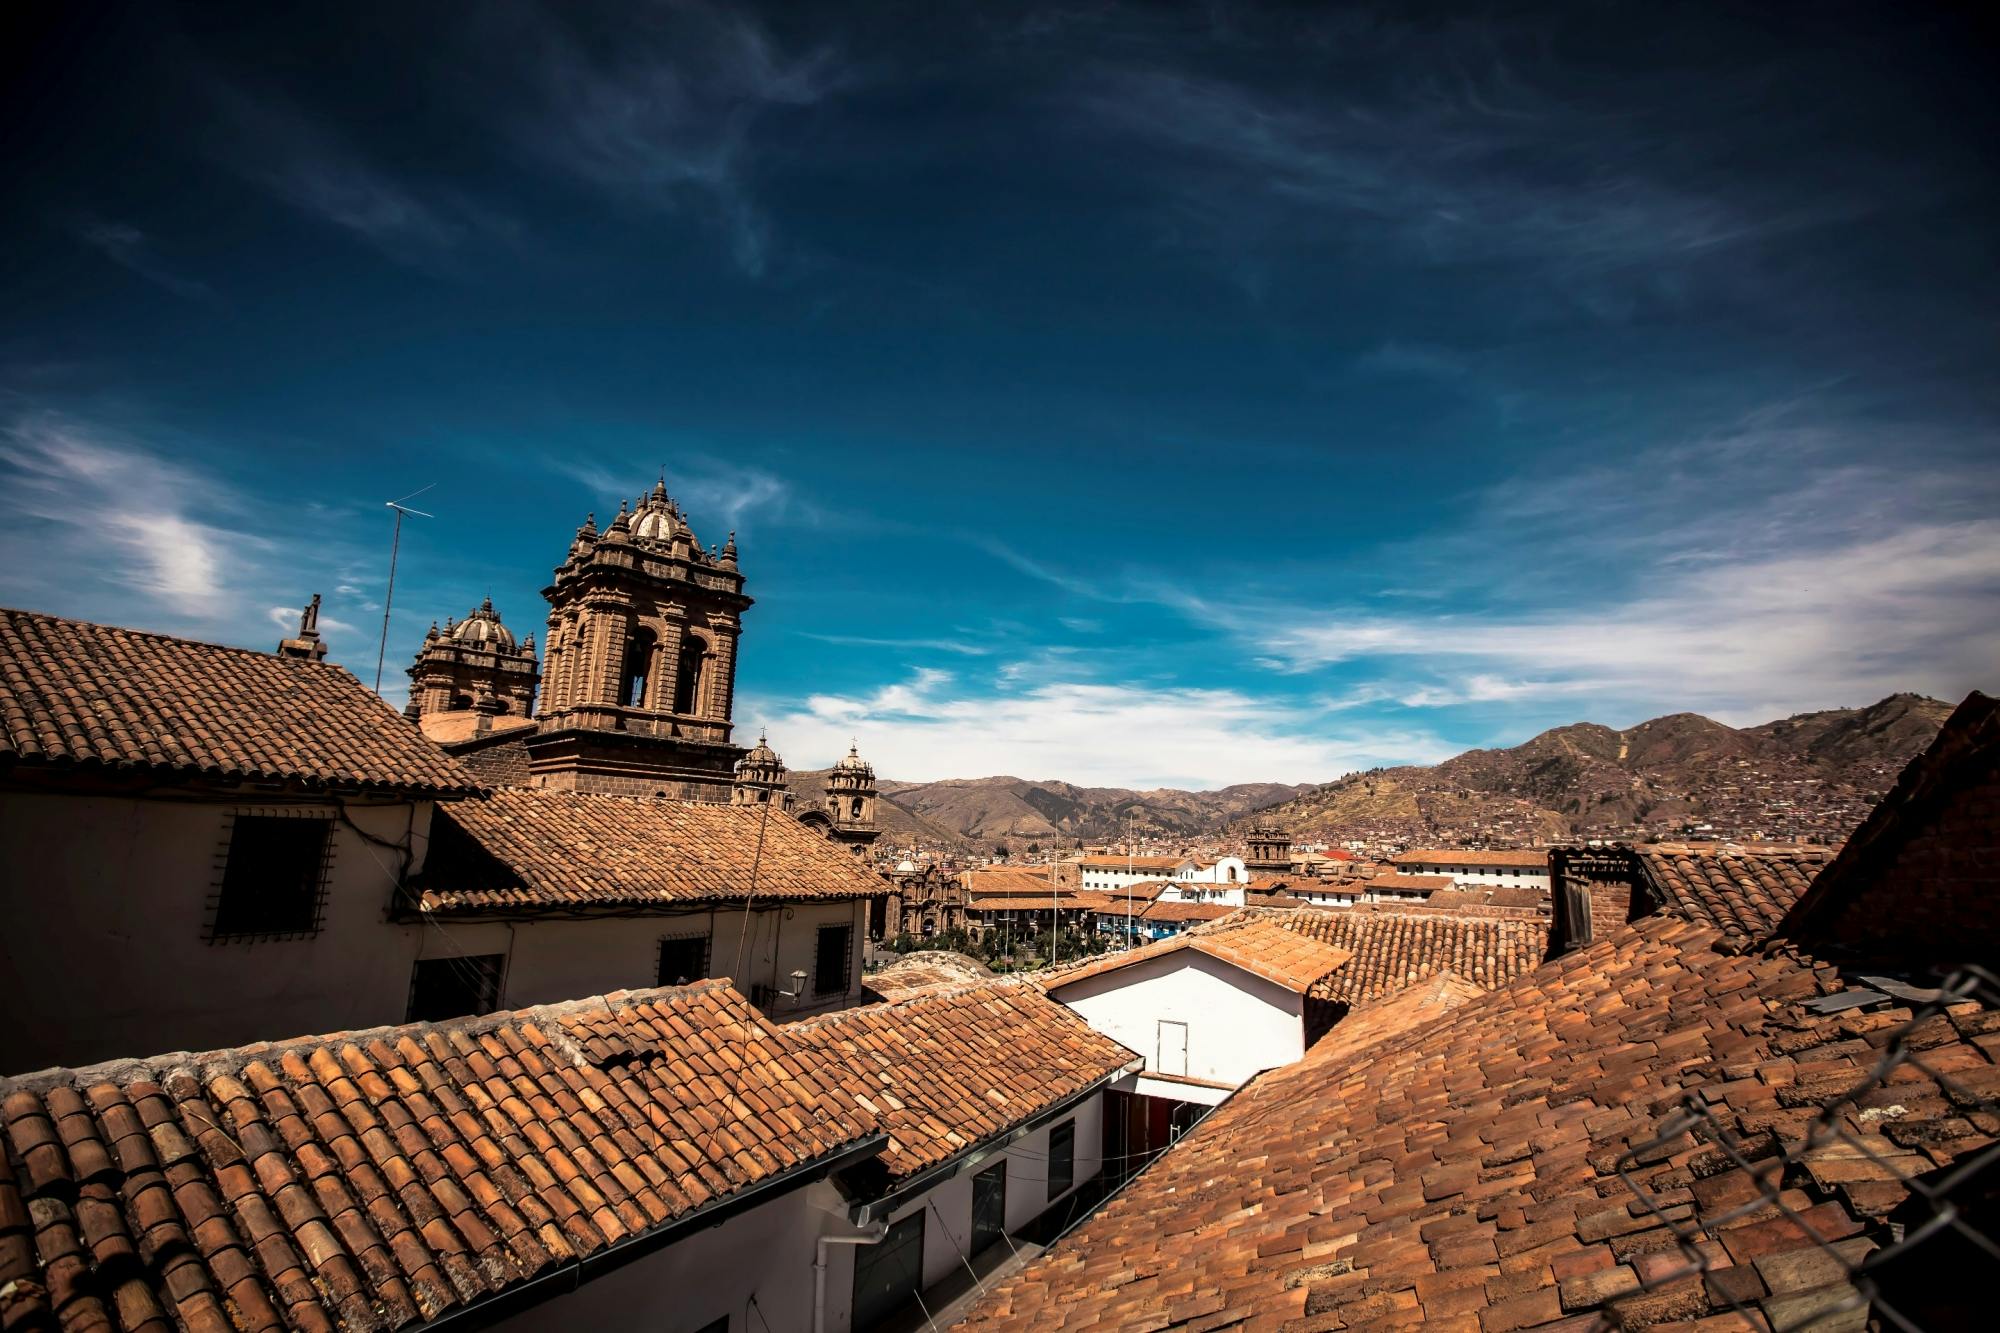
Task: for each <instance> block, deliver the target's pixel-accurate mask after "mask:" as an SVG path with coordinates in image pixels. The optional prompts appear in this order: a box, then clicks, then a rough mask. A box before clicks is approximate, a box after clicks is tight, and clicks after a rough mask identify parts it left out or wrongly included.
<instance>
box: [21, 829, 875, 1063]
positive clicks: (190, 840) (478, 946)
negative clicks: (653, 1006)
mask: <svg viewBox="0 0 2000 1333" xmlns="http://www.w3.org/2000/svg"><path fill="white" fill-rule="evenodd" d="M278 810H284V811H308V812H312V813H317V814H323V815H325V816H328V817H331V816H332V815H333V813H334V808H333V807H332V806H331V805H318V804H315V803H311V802H290V803H284V804H280V803H276V802H272V801H269V800H265V801H246V802H243V803H242V804H222V803H219V802H216V803H211V802H205V801H177V800H167V799H154V800H139V799H133V798H129V797H98V796H77V795H67V794H61V795H46V794H42V793H36V792H7V793H4V794H0V866H5V867H6V871H5V879H4V887H0V905H4V908H5V910H6V918H7V921H8V929H7V930H6V931H5V932H4V933H0V1007H4V1008H5V1009H6V1010H7V1011H9V1012H10V1013H13V1014H17V1015H21V1016H22V1018H21V1021H17V1022H14V1023H10V1024H7V1025H4V1027H0V1073H23V1072H26V1071H29V1070H33V1069H40V1068H45V1067H47V1066H49V1065H54V1064H64V1065H71V1066H80V1065H85V1064H90V1063H93V1062H96V1061H99V1060H107V1059H115V1058H118V1057H124V1056H140V1055H155V1054H162V1053H165V1052H168V1051H175V1050H195V1051H199V1050H212V1049H216V1048H219V1047H226V1046H238V1045H242V1044H244V1043H247V1042H252V1041H262V1040H272V1039H277V1038H283V1037H295V1036H304V1035H308V1034H311V1033H318V1032H337V1031H342V1030H348V1029H355V1028H368V1027H379V1026H382V1025H384V1024H391V1023H401V1022H403V1021H404V1019H405V1018H406V1016H407V1014H408V1008H409V999H410V981H411V969H412V967H413V966H414V964H415V963H416V961H417V960H418V959H420V958H422V959H428V958H443V957H450V956H453V955H457V954H489V953H492V954H502V955H505V956H506V957H507V959H508V962H507V965H506V969H505V972H504V974H503V984H504V989H503V992H502V995H501V1005H502V1007H509V1008H519V1007H522V1006H526V1005H533V1004H544V1003H550V1002H553V1001H559V1000H571V999H578V998H581V997H584V996H590V995H601V994H603V993H605V992H607V991H613V990H625V989H638V988H643V987H649V986H652V985H653V984H655V981H656V980H657V977H658V965H659V941H660V937H661V936H662V935H666V934H678V933H680V932H682V931H684V930H701V929H708V928H709V926H710V922H711V917H710V914H709V913H707V912H701V913H695V914H691V915H688V916H683V917H677V918H658V917H632V918H620V919H602V920H594V921H531V920H523V921H516V922H512V923H507V922H484V923H465V922H453V921H436V920H432V921H424V922H392V921H390V920H389V917H388V911H389V907H390V904H391V899H392V891H393V888H394V882H395V878H394V877H395V872H396V870H397V860H398V858H397V855H396V853H394V852H392V851H390V850H388V849H386V848H383V847H378V846H373V845H371V844H369V843H368V842H367V841H366V840H364V839H363V838H362V837H360V836H359V835H358V834H356V833H355V832H354V831H353V830H352V829H349V828H347V827H345V826H343V825H341V824H340V823H338V822H336V823H335V824H334V827H333V858H332V863H331V868H330V872H329V875H328V881H327V887H326V905H325V912H324V915H323V917H322V921H321V928H320V930H319V932H318V933H317V934H315V935H313V936H311V937H309V938H301V939H281V940H254V941H228V940H225V941H220V942H216V943H210V942H208V940H207V939H206V938H205V936H206V925H207V920H208V912H209V898H210V896H211V894H212V893H213V892H214V889H215V886H216V884H217V882H218V877H219V872H220V870H221V866H222V864H223V860H224V853H225V851H226V848H227V833H226V830H227V828H228V825H229V817H230V814H231V812H239V813H246V814H255V813H259V812H265V813H270V812H274V811H278ZM348 812H349V817H350V818H351V819H352V820H353V821H354V823H355V824H357V825H358V826H360V827H361V828H362V829H365V830H366V831H367V832H368V833H369V834H370V835H371V836H373V837H375V838H378V839H382V840H384V841H387V842H401V841H403V840H404V839H405V838H406V837H407V838H410V839H411V841H412V844H413V846H414V848H415V852H416V857H417V859H416V860H415V861H414V862H413V864H412V870H413V871H414V870H415V869H417V868H419V867H420V866H421V864H422V861H421V856H422V854H423V852H424V851H425V849H426V848H427V845H428V838H429V829H430V816H431V806H430V805H429V803H427V802H420V803H415V804H409V803H404V804H394V805H374V806H370V805H358V804H353V803H350V804H349V807H348ZM865 912H866V900H863V899H851V900H846V901H837V902H830V903H810V904H799V905H795V906H791V907H784V906H774V907H771V908H769V909H762V910H758V911H755V912H753V913H751V929H750V930H749V932H748V934H747V935H746V934H745V932H744V930H743V921H744V915H743V913H742V911H741V910H726V911H722V912H718V913H716V914H714V917H713V925H714V931H715V934H714V938H713V941H712V943H711V946H710V971H711V973H712V974H714V973H718V972H721V973H727V972H731V971H737V970H739V968H738V961H737V960H738V945H739V940H740V941H741V942H742V958H743V962H742V965H741V967H740V971H741V972H742V973H743V975H742V976H740V977H738V978H737V980H738V981H739V982H740V983H741V984H742V985H743V986H744V988H745V990H746V992H747V990H748V987H749V985H750V984H751V983H753V982H762V983H766V984H769V983H771V982H772V981H773V980H774V979H775V981H776V984H777V985H778V986H779V987H780V988H782V989H791V985H792V983H791V980H790V977H789V974H790V972H791V971H792V970H793V969H794V968H797V969H799V970H802V971H804V972H806V973H807V974H808V980H807V993H806V994H805V995H803V996H801V997H800V999H799V1000H798V1001H797V1002H796V1003H786V1002H780V1003H779V1004H778V1005H777V1006H776V1007H775V1012H776V1013H777V1014H778V1015H779V1016H783V1015H785V1014H787V1013H790V1012H794V1011H796V1012H810V1011H811V1010H813V1009H815V1008H827V1007H832V1006H836V1005H841V1004H846V1003H850V1002H852V1001H853V1000H854V999H856V998H858V997H859V995H860V993H861V941H862V939H863V936H864V934H865V926H866V921H865ZM842 922H845V923H847V924H850V925H851V926H852V927H853V931H854V933H853V938H852V943H853V948H852V950H851V954H850V958H849V965H848V978H847V985H846V987H845V988H844V989H843V990H842V991H841V992H840V993H839V994H837V995H832V996H825V997H816V996H814V995H812V994H811V980H810V975H811V972H812V970H813V953H814V949H815V946H816V943H817V929H816V928H817V927H818V926H820V925H822V924H827V925H831V924H838V923H842Z"/></svg>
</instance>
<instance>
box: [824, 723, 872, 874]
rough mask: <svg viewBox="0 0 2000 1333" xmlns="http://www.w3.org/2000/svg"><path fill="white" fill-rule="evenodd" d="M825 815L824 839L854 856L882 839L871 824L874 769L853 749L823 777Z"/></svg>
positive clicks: (853, 747) (849, 747)
mask: <svg viewBox="0 0 2000 1333" xmlns="http://www.w3.org/2000/svg"><path fill="white" fill-rule="evenodd" d="M826 814H827V819H828V820H829V821H830V823H831V827H830V828H829V829H828V830H827V836H828V837H830V838H832V839H833V840H834V841H835V842H844V843H847V844H848V845H849V846H851V847H853V848H854V850H855V852H856V853H857V854H858V853H859V852H860V851H861V849H862V848H864V847H866V846H868V845H869V844H870V843H872V842H874V841H875V839H877V838H879V837H881V836H882V827H881V825H879V824H877V823H876V822H875V768H874V766H873V765H871V764H870V763H869V762H868V761H867V760H866V759H863V758H862V757H861V755H860V753H859V752H858V751H857V748H856V747H855V746H853V745H850V746H848V747H847V757H846V758H845V759H842V760H841V761H840V762H839V763H837V764H835V765H834V766H833V768H832V769H831V770H830V771H829V772H828V773H827V775H826Z"/></svg>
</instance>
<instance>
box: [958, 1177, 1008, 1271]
mask: <svg viewBox="0 0 2000 1333" xmlns="http://www.w3.org/2000/svg"><path fill="white" fill-rule="evenodd" d="M1007 1161H1008V1159H1007V1157H1006V1155H1005V1154H1004V1153H1003V1154H1002V1155H1001V1157H1000V1159H999V1160H998V1161H996V1162H994V1163H993V1165H991V1166H988V1167H984V1168H982V1169H980V1170H978V1171H975V1172H973V1174H972V1202H971V1204H970V1205H969V1207H970V1208H971V1214H970V1216H971V1228H970V1230H969V1232H968V1233H967V1234H968V1240H967V1243H968V1245H969V1246H970V1249H969V1250H968V1251H967V1257H968V1258H976V1257H977V1256H979V1255H981V1254H984V1253H985V1252H986V1250H987V1249H988V1248H989V1247H991V1246H994V1245H998V1244H999V1243H1000V1242H1001V1241H1002V1240H1004V1239H1005V1238H1006V1235H1007ZM989 1180H991V1181H995V1182H996V1184H997V1188H998V1190H999V1195H1000V1216H999V1224H998V1225H997V1226H995V1227H992V1228H991V1229H990V1234H987V1238H986V1240H985V1242H984V1243H983V1244H982V1243H981V1241H980V1236H981V1235H982V1234H986V1233H982V1231H981V1230H980V1224H979V1190H980V1182H981V1181H989ZM988 1188H989V1189H990V1188H995V1186H994V1185H989V1186H988Z"/></svg>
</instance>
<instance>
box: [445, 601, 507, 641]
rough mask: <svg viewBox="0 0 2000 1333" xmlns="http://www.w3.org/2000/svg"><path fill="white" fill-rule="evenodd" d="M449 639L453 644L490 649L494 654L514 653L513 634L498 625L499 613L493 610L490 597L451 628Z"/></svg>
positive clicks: (501, 625) (503, 626)
mask: <svg viewBox="0 0 2000 1333" xmlns="http://www.w3.org/2000/svg"><path fill="white" fill-rule="evenodd" d="M451 638H452V640H453V642H455V643H463V644H468V645H474V646H478V647H482V648H491V649H493V650H494V651H496V652H502V653H511V652H513V651H514V633H513V631H512V630H510V629H508V628H507V627H506V626H505V625H503V624H501V623H500V613H499V612H498V611H495V610H494V609H493V599H492V598H491V597H488V598H487V599H486V600H485V601H483V602H481V603H480V604H479V605H478V607H476V608H475V609H474V610H473V611H472V612H471V614H469V615H467V616H466V618H465V619H463V620H461V621H459V622H458V623H457V624H456V625H453V626H452V627H451Z"/></svg>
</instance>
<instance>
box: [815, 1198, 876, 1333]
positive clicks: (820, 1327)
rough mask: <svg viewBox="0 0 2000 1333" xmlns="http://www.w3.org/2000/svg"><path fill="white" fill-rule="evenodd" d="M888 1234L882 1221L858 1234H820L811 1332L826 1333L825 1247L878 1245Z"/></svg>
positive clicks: (816, 1259)
mask: <svg viewBox="0 0 2000 1333" xmlns="http://www.w3.org/2000/svg"><path fill="white" fill-rule="evenodd" d="M888 1234H889V1224H888V1223H887V1222H883V1223H881V1224H879V1225H877V1226H874V1227H871V1228H870V1229H869V1230H867V1231H864V1232H862V1233H861V1234H860V1235H858V1236H821V1237H820V1238H819V1245H818V1247H817V1249H816V1252H815V1255H814V1258H813V1333H826V1247H827V1246H829V1245H880V1244H881V1243H882V1238H883V1237H885V1236H887V1235H888Z"/></svg>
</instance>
